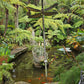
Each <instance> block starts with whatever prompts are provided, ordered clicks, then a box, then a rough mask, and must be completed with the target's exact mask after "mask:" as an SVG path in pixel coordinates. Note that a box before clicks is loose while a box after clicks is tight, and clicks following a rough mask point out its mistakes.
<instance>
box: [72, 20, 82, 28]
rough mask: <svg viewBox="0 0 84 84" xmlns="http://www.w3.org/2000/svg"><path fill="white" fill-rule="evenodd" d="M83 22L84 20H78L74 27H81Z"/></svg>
mask: <svg viewBox="0 0 84 84" xmlns="http://www.w3.org/2000/svg"><path fill="white" fill-rule="evenodd" d="M83 23H84V22H83V21H78V22H76V23H75V24H74V25H73V27H74V28H77V27H80V26H81V25H82V24H83Z"/></svg>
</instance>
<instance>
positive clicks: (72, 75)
mask: <svg viewBox="0 0 84 84" xmlns="http://www.w3.org/2000/svg"><path fill="white" fill-rule="evenodd" d="M79 80H80V69H79V68H78V67H76V66H74V67H72V68H71V69H70V70H68V71H66V72H65V73H62V74H61V83H60V84H78V82H79Z"/></svg>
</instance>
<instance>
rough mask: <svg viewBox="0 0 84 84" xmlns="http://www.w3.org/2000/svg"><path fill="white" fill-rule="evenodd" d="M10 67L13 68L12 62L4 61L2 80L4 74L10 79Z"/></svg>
mask: <svg viewBox="0 0 84 84" xmlns="http://www.w3.org/2000/svg"><path fill="white" fill-rule="evenodd" d="M10 69H13V64H12V63H10V64H8V63H3V64H2V65H0V81H1V80H2V79H3V76H5V77H6V78H8V79H9V78H10V77H11V74H10V73H9V72H8V70H10Z"/></svg>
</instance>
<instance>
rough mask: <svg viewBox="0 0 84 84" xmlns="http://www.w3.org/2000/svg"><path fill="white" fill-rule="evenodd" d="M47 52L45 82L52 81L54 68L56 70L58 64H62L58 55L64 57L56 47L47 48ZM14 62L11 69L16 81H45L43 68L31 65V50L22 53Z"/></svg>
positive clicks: (32, 82)
mask: <svg viewBox="0 0 84 84" xmlns="http://www.w3.org/2000/svg"><path fill="white" fill-rule="evenodd" d="M47 52H48V57H49V61H50V63H49V68H48V77H47V82H53V78H54V74H55V70H57V68H58V65H59V64H62V61H60V60H59V57H65V56H66V54H64V53H63V52H61V51H59V50H58V49H57V48H56V47H54V48H51V49H50V50H47ZM55 58H57V59H55ZM14 62H15V64H16V66H15V67H14V69H13V71H12V77H13V79H14V80H15V81H16V82H17V81H25V82H30V83H31V84H44V83H45V82H46V78H45V70H44V69H37V68H34V67H33V56H32V52H26V53H24V54H22V55H21V56H20V57H18V58H17V59H16V60H15V61H14Z"/></svg>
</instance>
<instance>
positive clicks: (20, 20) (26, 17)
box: [19, 16, 32, 23]
mask: <svg viewBox="0 0 84 84" xmlns="http://www.w3.org/2000/svg"><path fill="white" fill-rule="evenodd" d="M31 20H32V19H29V18H28V16H24V17H22V18H20V19H19V22H24V23H26V22H30V21H31Z"/></svg>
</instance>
